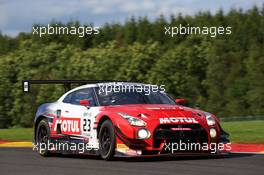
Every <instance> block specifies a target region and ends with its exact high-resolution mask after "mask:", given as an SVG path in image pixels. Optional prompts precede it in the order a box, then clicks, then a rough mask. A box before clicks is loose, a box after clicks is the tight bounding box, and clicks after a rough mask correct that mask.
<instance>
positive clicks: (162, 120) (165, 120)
mask: <svg viewBox="0 0 264 175" xmlns="http://www.w3.org/2000/svg"><path fill="white" fill-rule="evenodd" d="M169 123H198V121H197V120H196V119H195V118H190V117H186V118H185V117H167V118H160V124H169Z"/></svg>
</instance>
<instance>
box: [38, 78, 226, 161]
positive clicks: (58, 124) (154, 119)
mask: <svg viewBox="0 0 264 175" xmlns="http://www.w3.org/2000/svg"><path fill="white" fill-rule="evenodd" d="M116 84H118V85H121V86H127V87H131V86H143V87H144V86H148V87H150V86H149V85H146V84H139V83H127V82H116ZM116 84H113V82H112V83H95V84H88V85H83V86H80V87H77V88H75V89H72V90H70V91H69V92H67V93H65V94H64V95H62V96H61V97H60V98H59V99H58V100H57V101H56V102H53V103H45V104H43V105H41V106H40V107H39V108H38V110H37V113H36V116H35V120H34V126H35V129H34V133H35V137H34V140H35V145H37V146H38V148H39V149H38V151H39V153H40V154H41V155H43V156H47V155H50V154H52V153H71V154H72V153H74V154H81V153H84V154H95V155H100V156H101V157H102V158H103V159H106V160H109V159H111V158H113V157H114V156H145V155H148V156H149V155H167V154H169V155H174V154H176V153H178V152H179V153H192V152H195V153H197V152H198V153H201V154H202V153H210V149H211V148H209V149H208V150H177V151H175V150H173V151H172V149H170V148H172V147H170V146H171V145H173V146H175V144H180V143H199V144H211V143H215V144H219V143H224V142H227V141H228V139H227V136H228V134H227V133H225V132H224V131H223V130H222V128H221V126H220V124H219V120H218V119H217V118H216V116H214V115H213V114H210V113H208V112H204V111H201V110H198V109H192V108H189V107H185V106H182V105H181V103H182V102H184V100H183V99H176V100H173V99H172V98H171V97H170V96H169V95H168V94H166V92H164V91H163V90H159V89H158V90H157V91H155V92H149V93H145V92H144V91H135V89H134V91H132V90H129V89H128V90H127V89H124V88H123V89H122V88H121V89H119V91H117V90H115V89H114V88H110V90H109V87H112V86H113V85H116ZM101 87H108V89H107V93H106V92H105V91H102V89H101ZM120 90H122V91H120ZM80 145H81V146H80ZM87 145H88V146H87ZM69 146H70V147H69ZM66 148H67V149H66ZM84 148H85V149H84Z"/></svg>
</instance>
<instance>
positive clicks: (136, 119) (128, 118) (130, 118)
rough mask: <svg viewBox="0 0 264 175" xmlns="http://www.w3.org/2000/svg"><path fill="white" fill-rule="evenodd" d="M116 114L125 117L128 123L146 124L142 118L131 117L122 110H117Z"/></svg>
mask: <svg viewBox="0 0 264 175" xmlns="http://www.w3.org/2000/svg"><path fill="white" fill-rule="evenodd" d="M118 114H119V115H121V116H122V117H123V118H125V119H127V121H128V123H129V124H130V125H132V126H146V123H145V122H144V121H143V120H140V119H138V118H136V117H132V116H131V115H128V114H126V113H122V112H118Z"/></svg>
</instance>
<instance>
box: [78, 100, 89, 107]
mask: <svg viewBox="0 0 264 175" xmlns="http://www.w3.org/2000/svg"><path fill="white" fill-rule="evenodd" d="M90 104H91V103H90V101H89V100H80V105H82V106H90Z"/></svg>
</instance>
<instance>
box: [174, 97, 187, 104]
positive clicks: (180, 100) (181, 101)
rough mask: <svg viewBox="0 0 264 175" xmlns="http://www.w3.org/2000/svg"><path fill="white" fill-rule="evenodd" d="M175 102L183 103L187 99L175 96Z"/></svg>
mask: <svg viewBox="0 0 264 175" xmlns="http://www.w3.org/2000/svg"><path fill="white" fill-rule="evenodd" d="M175 102H176V103H177V104H179V105H183V104H184V103H187V100H185V99H183V98H177V99H176V100H175Z"/></svg>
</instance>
